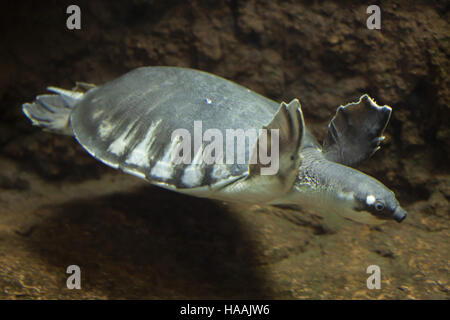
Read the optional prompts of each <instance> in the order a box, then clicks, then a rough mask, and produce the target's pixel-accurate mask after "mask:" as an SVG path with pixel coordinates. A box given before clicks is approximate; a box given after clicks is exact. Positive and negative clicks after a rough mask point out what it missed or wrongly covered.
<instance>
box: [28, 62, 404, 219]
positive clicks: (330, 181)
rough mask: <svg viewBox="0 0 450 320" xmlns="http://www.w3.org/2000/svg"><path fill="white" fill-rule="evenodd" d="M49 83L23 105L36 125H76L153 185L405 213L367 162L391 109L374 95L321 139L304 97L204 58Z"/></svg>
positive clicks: (335, 120) (78, 133)
mask: <svg viewBox="0 0 450 320" xmlns="http://www.w3.org/2000/svg"><path fill="white" fill-rule="evenodd" d="M47 90H48V91H49V92H50V94H43V95H38V96H36V98H35V101H33V102H31V103H24V104H23V105H22V111H23V113H24V114H25V115H26V116H27V117H28V118H29V119H30V120H31V122H32V124H33V125H36V126H39V127H42V128H43V129H44V130H46V131H50V132H54V133H59V134H65V135H71V136H74V137H75V139H76V141H78V143H79V144H80V145H81V146H82V147H83V148H84V149H85V150H86V151H87V152H88V153H89V154H91V155H92V156H93V157H94V158H96V159H98V160H100V161H101V162H103V163H104V164H106V165H108V166H110V167H113V168H116V169H120V170H122V171H124V172H126V173H129V174H132V175H135V176H137V177H140V178H142V179H145V180H147V181H148V182H150V183H151V184H153V185H157V186H159V187H163V188H166V189H169V190H172V191H176V192H180V193H184V194H188V195H191V196H196V197H202V198H209V199H215V200H219V201H225V202H238V203H249V204H264V205H269V206H287V207H293V208H296V209H297V210H300V211H301V210H313V211H314V212H316V213H318V214H320V215H324V216H326V215H332V216H336V215H337V216H340V217H342V218H344V220H345V219H349V220H353V221H356V222H361V223H365V224H378V223H382V222H384V221H386V220H395V221H397V222H401V221H403V220H404V219H405V217H406V216H407V212H406V211H405V210H404V209H403V208H402V207H401V206H400V204H399V202H398V200H397V199H396V197H395V194H394V193H393V192H392V191H391V190H390V189H388V188H387V187H386V186H385V185H384V184H383V183H381V182H380V181H378V180H377V179H375V178H373V177H371V176H369V175H367V174H365V173H363V172H361V171H359V170H358V165H359V164H360V163H361V162H363V161H364V160H366V159H368V158H369V157H371V155H372V154H373V153H374V152H376V151H377V150H378V149H379V148H380V145H381V142H382V141H383V140H384V136H383V133H384V131H385V129H386V126H387V124H388V122H389V119H390V117H391V112H392V108H391V107H389V106H387V105H384V106H380V105H378V104H377V103H376V102H375V100H374V99H372V98H371V97H370V96H369V95H368V94H364V95H362V96H361V97H360V98H359V100H358V101H356V102H351V103H348V104H346V105H340V106H339V107H338V108H337V111H336V114H335V115H334V116H333V117H332V119H331V121H330V122H329V124H328V134H327V136H326V138H325V139H324V141H323V142H322V144H320V143H319V142H318V140H317V139H316V138H315V137H314V135H313V134H312V133H311V131H310V130H309V129H308V128H307V127H306V125H305V122H304V117H303V113H302V107H301V104H300V101H299V100H298V99H293V100H292V101H291V102H289V103H285V102H281V103H278V102H275V101H273V100H271V99H269V98H266V97H264V96H262V95H260V94H258V93H256V92H254V91H251V90H249V89H247V88H245V87H243V86H241V85H238V84H236V83H234V82H232V81H230V80H227V79H225V78H222V77H219V76H217V75H213V74H211V73H207V72H204V71H200V70H196V69H190V68H181V67H169V66H167V67H165V66H150V67H139V68H137V69H134V70H131V71H129V72H128V73H125V74H124V75H122V76H120V77H118V78H116V79H114V80H112V81H109V82H106V83H104V84H103V85H99V86H96V85H93V84H88V83H82V82H80V83H76V87H74V88H73V89H71V90H69V89H62V88H58V87H48V88H47ZM192 136H194V138H192ZM224 137H225V139H224ZM192 142H193V143H192ZM269 154H270V156H269Z"/></svg>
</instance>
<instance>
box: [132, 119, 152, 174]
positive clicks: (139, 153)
mask: <svg viewBox="0 0 450 320" xmlns="http://www.w3.org/2000/svg"><path fill="white" fill-rule="evenodd" d="M160 123H161V119H160V120H158V121H156V122H153V123H152V125H151V126H150V128H149V129H148V131H147V135H146V136H145V138H144V140H142V141H141V142H139V144H138V145H137V146H136V147H135V148H134V149H133V150H132V151H131V153H130V156H129V157H128V158H127V160H125V163H128V164H132V165H137V166H140V167H149V166H150V159H149V155H150V149H151V147H152V145H153V143H154V142H155V139H156V135H155V131H156V129H157V128H158V126H159V124H160Z"/></svg>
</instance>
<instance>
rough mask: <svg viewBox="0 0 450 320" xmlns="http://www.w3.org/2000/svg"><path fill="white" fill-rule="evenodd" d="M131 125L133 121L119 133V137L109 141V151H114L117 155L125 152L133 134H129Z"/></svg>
mask: <svg viewBox="0 0 450 320" xmlns="http://www.w3.org/2000/svg"><path fill="white" fill-rule="evenodd" d="M133 125H134V122H133V123H130V124H129V125H128V127H127V128H126V129H125V131H124V132H123V133H122V134H121V135H120V137H119V138H117V139H116V140H114V142H113V143H111V145H110V146H109V147H108V151H109V152H111V153H114V154H115V155H117V156H120V155H122V154H123V153H124V152H125V149H126V148H127V146H128V143H129V141H130V139H131V138H132V137H133V135H132V134H130V131H131V128H133Z"/></svg>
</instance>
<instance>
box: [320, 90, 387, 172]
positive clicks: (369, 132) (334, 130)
mask: <svg viewBox="0 0 450 320" xmlns="http://www.w3.org/2000/svg"><path fill="white" fill-rule="evenodd" d="M391 111H392V109H391V108H390V107H389V106H379V105H377V104H376V102H375V101H374V100H372V99H371V98H370V97H369V96H368V95H367V94H365V95H363V96H361V98H360V99H359V101H358V102H354V103H349V104H347V105H345V106H340V107H339V108H338V109H337V111H336V115H335V116H334V117H333V119H331V121H330V123H329V124H328V136H327V137H326V139H325V140H324V142H323V149H322V150H323V153H324V156H325V158H326V159H328V160H330V161H334V162H338V163H341V164H344V165H347V166H351V167H355V166H357V165H358V164H359V163H361V162H362V161H364V160H366V159H368V158H369V157H370V156H371V155H372V154H374V153H375V152H376V151H377V150H378V149H380V146H379V145H380V142H381V141H383V140H384V137H383V132H384V130H385V129H386V126H387V124H388V122H389V119H390V117H391Z"/></svg>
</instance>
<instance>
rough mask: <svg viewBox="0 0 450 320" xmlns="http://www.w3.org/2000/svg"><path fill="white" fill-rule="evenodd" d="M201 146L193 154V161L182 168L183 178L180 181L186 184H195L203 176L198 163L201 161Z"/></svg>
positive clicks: (197, 183) (198, 182)
mask: <svg viewBox="0 0 450 320" xmlns="http://www.w3.org/2000/svg"><path fill="white" fill-rule="evenodd" d="M202 160H203V148H202V147H201V148H199V149H198V151H197V153H196V154H195V157H194V161H193V162H192V163H191V165H190V166H188V167H186V168H185V169H184V174H183V178H182V179H181V182H183V183H184V184H185V185H188V186H197V185H199V184H200V182H201V181H202V178H203V171H202V170H201V169H200V168H201V166H200V164H201V163H202V162H203V161H202Z"/></svg>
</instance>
